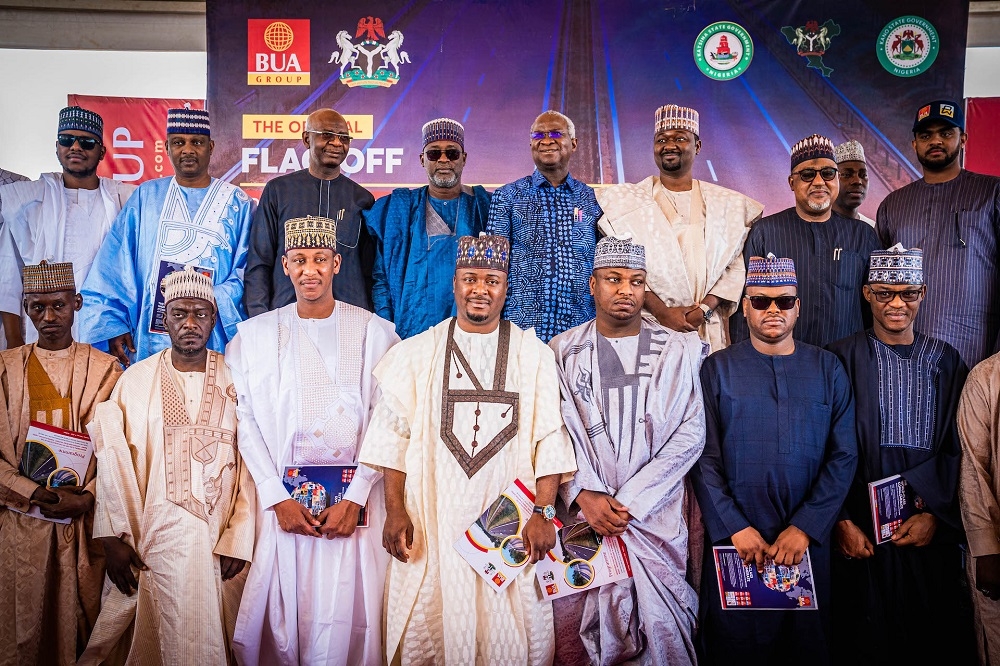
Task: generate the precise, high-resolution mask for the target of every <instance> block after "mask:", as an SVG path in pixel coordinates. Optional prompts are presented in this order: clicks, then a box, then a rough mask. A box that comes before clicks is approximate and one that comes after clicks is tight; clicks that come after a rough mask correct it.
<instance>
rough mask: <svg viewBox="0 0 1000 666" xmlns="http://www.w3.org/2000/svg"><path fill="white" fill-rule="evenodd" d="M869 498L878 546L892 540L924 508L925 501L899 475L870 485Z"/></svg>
mask: <svg viewBox="0 0 1000 666" xmlns="http://www.w3.org/2000/svg"><path fill="white" fill-rule="evenodd" d="M868 497H869V499H870V500H871V504H872V523H873V526H874V527H875V544H876V545H878V544H880V543H885V542H886V541H889V540H890V539H892V535H893V534H895V532H896V530H898V529H899V526H900V525H902V524H903V523H904V522H906V519H907V518H909V517H910V516H912V515H913V514H915V513H917V511H918V510H919V509H922V508H923V501H922V500H921V499H920V498H919V497H917V494H916V493H915V492H914V491H913V487H912V486H911V485H910V484H908V483H907V482H906V479H904V478H903V477H901V476H900V475H899V474H896V475H894V476H889V477H886V478H884V479H881V480H879V481H872V482H871V483H869V484H868Z"/></svg>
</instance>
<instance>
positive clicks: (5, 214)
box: [0, 106, 135, 349]
mask: <svg viewBox="0 0 1000 666" xmlns="http://www.w3.org/2000/svg"><path fill="white" fill-rule="evenodd" d="M103 128H104V121H103V120H102V119H101V116H100V115H98V114H96V113H94V112H93V111H88V110H86V109H81V108H80V107H74V106H70V107H67V108H65V109H63V110H62V111H61V112H60V113H59V130H58V134H57V139H56V157H57V158H58V159H59V163H60V165H61V166H62V171H61V172H54V173H43V174H42V175H41V177H40V178H39V179H38V180H32V181H28V180H25V181H23V182H15V183H12V184H10V185H4V186H3V187H2V188H0V313H3V319H4V330H5V333H6V338H7V347H8V348H10V349H13V348H14V347H17V346H19V345H21V344H25V343H28V344H30V343H32V342H35V341H36V340H38V332H37V331H36V330H35V328H34V327H33V326H22V325H21V324H22V323H23V322H24V321H27V315H26V314H25V313H24V311H23V309H22V307H21V288H22V284H21V269H22V268H24V265H25V264H29V265H31V264H38V263H40V262H41V261H43V260H44V261H47V262H49V263H50V264H51V263H54V262H55V263H58V262H68V263H72V264H73V276H74V278H75V279H76V284H77V285H82V284H83V281H84V280H85V279H86V277H87V273H88V272H89V271H90V266H91V264H92V263H93V262H94V256H95V255H96V254H97V251H98V249H100V247H101V242H102V241H103V240H104V236H105V235H107V233H108V230H109V229H110V228H111V224H112V222H114V220H115V217H116V216H117V215H118V212H119V211H120V210H121V209H122V206H124V205H125V202H126V201H128V198H129V196H130V195H131V194H132V191H133V190H135V186H134V185H128V184H125V183H120V182H118V181H116V180H113V179H111V178H101V177H99V176H98V175H97V166H98V164H99V163H100V162H101V160H103V159H104V155H105V147H104V144H103V143H102V134H103ZM65 144H69V145H65ZM22 332H23V337H22ZM78 334H79V326H78V324H77V323H75V322H74V324H73V337H74V338H75V339H79V338H78Z"/></svg>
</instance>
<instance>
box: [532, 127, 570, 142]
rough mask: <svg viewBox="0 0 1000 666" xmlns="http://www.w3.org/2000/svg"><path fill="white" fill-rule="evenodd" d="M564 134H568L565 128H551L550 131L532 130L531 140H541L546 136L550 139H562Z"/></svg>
mask: <svg viewBox="0 0 1000 666" xmlns="http://www.w3.org/2000/svg"><path fill="white" fill-rule="evenodd" d="M564 136H567V133H566V132H564V131H563V130H549V131H548V132H532V133H531V140H532V141H541V140H542V139H544V138H546V137H548V138H550V139H561V138H563V137H564Z"/></svg>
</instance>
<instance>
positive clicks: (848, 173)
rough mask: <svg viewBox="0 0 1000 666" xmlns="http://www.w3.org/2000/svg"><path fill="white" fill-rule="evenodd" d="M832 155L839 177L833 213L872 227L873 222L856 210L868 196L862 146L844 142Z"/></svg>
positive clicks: (852, 142) (856, 143)
mask: <svg viewBox="0 0 1000 666" xmlns="http://www.w3.org/2000/svg"><path fill="white" fill-rule="evenodd" d="M833 154H834V156H835V157H836V160H837V171H838V175H839V176H840V194H838V195H837V200H836V201H834V202H833V212H834V213H836V214H837V215H840V216H842V217H846V218H850V219H854V220H861V221H862V222H864V223H865V224H867V225H868V226H870V227H874V226H875V220H873V219H872V218H870V217H867V216H865V215H864V214H863V213H862V212H861V211H860V210H858V208H859V207H860V206H861V204H862V203H864V201H865V196H866V195H867V194H868V164H867V163H866V162H865V148H864V146H862V145H861V143H860V142H858V141H845V142H844V143H842V144H840V145H838V146H837V147H836V148H834V149H833Z"/></svg>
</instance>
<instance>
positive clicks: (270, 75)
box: [247, 19, 309, 86]
mask: <svg viewBox="0 0 1000 666" xmlns="http://www.w3.org/2000/svg"><path fill="white" fill-rule="evenodd" d="M247 85H251V86H307V85H309V19H249V20H248V21H247Z"/></svg>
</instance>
